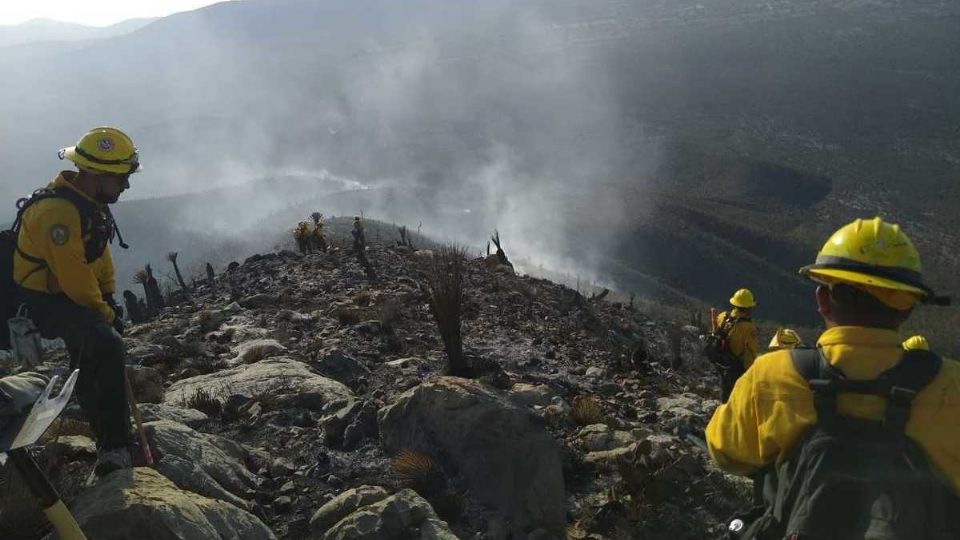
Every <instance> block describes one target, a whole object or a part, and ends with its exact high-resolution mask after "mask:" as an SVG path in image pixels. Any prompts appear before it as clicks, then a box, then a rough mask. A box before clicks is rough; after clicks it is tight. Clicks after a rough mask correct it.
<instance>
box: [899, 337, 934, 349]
mask: <svg viewBox="0 0 960 540" xmlns="http://www.w3.org/2000/svg"><path fill="white" fill-rule="evenodd" d="M901 345H902V346H903V348H904V349H905V350H908V351H917V350H919V351H929V350H930V344H929V343H927V338H925V337H923V336H910V337H908V338H907V339H905V340H904V341H903V343H902V344H901Z"/></svg>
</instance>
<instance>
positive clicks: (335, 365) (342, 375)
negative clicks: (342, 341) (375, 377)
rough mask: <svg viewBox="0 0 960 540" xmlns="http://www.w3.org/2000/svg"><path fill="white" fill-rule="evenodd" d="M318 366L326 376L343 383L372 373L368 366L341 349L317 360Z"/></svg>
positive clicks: (334, 350) (318, 369)
mask: <svg viewBox="0 0 960 540" xmlns="http://www.w3.org/2000/svg"><path fill="white" fill-rule="evenodd" d="M316 367H317V371H319V372H320V373H321V374H323V375H324V376H325V377H330V378H331V379H334V380H337V381H340V382H342V383H349V382H352V381H355V380H356V379H357V378H358V377H362V376H364V375H369V374H370V370H369V369H367V366H365V365H363V364H361V363H360V362H359V361H358V360H357V359H355V358H354V357H352V356H350V355H349V354H347V353H345V352H343V351H341V350H340V349H333V350H331V351H329V352H327V353H326V354H324V355H323V357H322V358H321V359H320V360H319V361H317V363H316Z"/></svg>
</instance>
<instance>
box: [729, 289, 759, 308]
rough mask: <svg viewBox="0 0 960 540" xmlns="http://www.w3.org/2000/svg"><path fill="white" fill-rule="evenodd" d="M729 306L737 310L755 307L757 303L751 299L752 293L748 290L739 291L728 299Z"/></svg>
mask: <svg viewBox="0 0 960 540" xmlns="http://www.w3.org/2000/svg"><path fill="white" fill-rule="evenodd" d="M730 305H731V306H734V307H738V308H744V309H746V308H752V307H756V305H757V301H756V300H754V299H753V293H752V292H750V289H740V290H739V291H737V292H735V293H733V296H731V297H730Z"/></svg>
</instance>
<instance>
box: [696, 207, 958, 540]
mask: <svg viewBox="0 0 960 540" xmlns="http://www.w3.org/2000/svg"><path fill="white" fill-rule="evenodd" d="M800 274H801V275H803V276H805V277H807V278H809V279H811V280H812V281H814V282H815V283H816V284H817V289H816V294H815V299H816V305H817V310H818V311H819V313H820V316H821V317H822V319H823V321H824V323H825V325H826V328H827V329H826V331H825V332H824V333H823V334H822V335H821V336H820V338H819V340H818V341H817V348H816V349H793V350H781V351H776V352H772V353H769V354H765V355H763V356H762V357H760V358H758V359H757V360H756V362H754V363H753V366H752V367H751V368H750V369H748V370H747V372H746V373H745V374H744V375H743V377H741V378H740V380H739V381H738V382H737V384H736V386H735V387H734V389H733V394H732V395H731V396H730V399H729V401H727V403H726V404H724V405H720V406H719V407H718V408H717V409H716V411H715V412H714V414H713V418H712V419H711V420H710V423H709V424H708V426H707V430H706V441H707V446H708V448H709V451H710V455H711V457H712V458H713V460H714V462H716V464H717V465H718V466H720V467H721V468H722V469H724V470H726V471H728V472H731V473H734V474H741V475H752V474H755V473H758V472H761V473H762V472H763V471H769V472H768V473H767V474H766V479H765V482H764V485H763V493H764V505H763V506H761V510H764V507H765V510H764V512H765V513H764V514H763V515H762V516H757V515H754V516H752V518H745V519H744V520H742V521H741V520H734V522H732V523H731V524H730V527H731V530H732V529H734V528H742V529H743V530H742V531H741V533H740V535H739V536H738V537H739V538H760V539H765V538H798V537H799V538H833V539H847V538H857V539H863V538H878V539H879V538H917V539H920V538H925V539H932V538H960V529H957V528H956V526H957V523H956V522H955V521H954V522H953V523H948V522H950V521H951V520H956V519H957V517H958V513H960V512H958V510H960V502H958V499H957V497H956V493H958V492H960V422H958V420H957V419H958V418H960V363H955V362H942V361H941V360H940V358H939V357H937V356H936V355H935V354H933V353H930V352H928V351H922V350H904V348H903V347H902V346H901V343H900V337H899V334H898V329H899V328H900V326H901V324H903V322H904V321H906V320H907V318H908V317H909V316H910V314H911V312H912V310H913V309H914V307H915V305H916V304H917V303H918V302H921V301H939V300H940V299H938V298H937V297H936V296H935V295H934V293H933V292H932V291H931V289H930V288H929V287H928V286H927V285H925V284H924V283H923V281H922V277H921V266H920V258H919V255H918V253H917V250H916V249H915V248H914V245H913V243H912V242H911V241H910V239H909V238H908V237H907V235H906V234H904V233H903V232H902V231H901V230H900V228H899V227H898V226H897V225H894V224H891V223H886V222H884V221H883V220H881V219H880V218H875V219H872V220H856V221H854V222H853V223H850V224H848V225H846V226H844V227H842V228H841V229H839V230H838V231H837V232H835V233H834V234H833V236H831V237H830V239H829V240H828V241H827V243H826V244H824V246H823V248H822V249H821V250H820V253H819V254H818V255H817V259H816V262H815V264H812V265H809V266H805V267H803V268H802V269H800ZM766 482H770V484H769V485H768V484H767V483H766ZM747 514H749V513H747ZM738 522H739V523H738Z"/></svg>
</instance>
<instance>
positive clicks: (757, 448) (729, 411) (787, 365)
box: [706, 326, 960, 494]
mask: <svg viewBox="0 0 960 540" xmlns="http://www.w3.org/2000/svg"><path fill="white" fill-rule="evenodd" d="M817 345H818V346H820V347H822V348H823V352H824V355H825V356H826V357H827V360H828V361H829V362H830V363H831V364H832V365H834V366H836V367H838V368H839V369H840V370H841V371H843V372H844V373H845V374H846V376H847V377H848V378H850V379H856V380H868V379H874V378H876V377H877V376H878V375H879V374H880V373H881V372H883V371H884V370H886V369H889V368H890V367H893V366H894V365H896V364H897V363H898V362H899V361H900V358H901V356H902V355H903V349H902V348H901V346H900V336H899V335H898V334H897V332H895V331H892V330H883V329H877V328H863V327H855V326H839V327H835V328H831V329H829V330H827V331H826V332H824V333H823V335H821V336H820V339H819V341H818V342H817ZM885 407H886V400H885V399H883V398H881V397H878V396H866V395H857V394H842V395H840V397H839V398H838V399H837V410H838V412H839V413H840V414H846V415H850V416H854V417H858V418H865V419H869V420H879V419H881V418H882V417H883V412H884V410H885ZM816 420H817V415H816V412H815V411H814V408H813V394H812V393H811V391H810V389H809V387H808V386H807V382H806V381H805V380H804V379H803V377H801V376H800V374H799V373H797V370H796V369H795V368H794V367H793V362H792V360H791V358H790V351H788V350H783V351H775V352H771V353H768V354H765V355H762V356H760V357H759V358H757V360H756V362H754V364H753V366H752V367H751V368H750V369H749V370H747V372H746V373H745V374H744V375H743V376H742V377H740V380H739V381H737V384H736V386H735V387H734V389H733V394H732V395H731V396H730V399H729V400H728V401H727V403H726V404H723V405H720V406H719V407H718V408H717V410H716V411H714V413H713V418H712V419H711V420H710V423H709V424H708V425H707V432H706V436H707V446H708V447H709V450H710V455H711V457H712V458H713V460H714V461H715V462H716V463H717V465H718V466H720V467H721V468H723V469H725V470H726V471H728V472H731V473H735V474H743V475H748V474H752V473H754V472H756V471H757V470H759V469H761V468H762V467H764V466H766V465H769V464H771V463H774V462H776V461H778V460H780V459H782V458H784V457H786V456H787V454H788V453H789V452H790V451H791V450H792V449H793V447H794V445H796V444H797V442H798V441H799V440H800V438H801V437H802V436H803V434H804V432H805V431H806V430H807V428H808V427H810V426H811V425H813V424H815V423H816ZM906 434H907V436H909V437H910V438H912V439H913V440H914V441H916V442H917V443H918V444H919V445H920V447H921V448H923V450H924V451H925V452H926V454H927V456H928V458H929V459H930V462H931V464H933V465H934V466H935V467H936V468H937V469H938V470H939V471H940V472H941V473H943V474H944V476H945V477H946V478H947V479H948V480H949V482H950V484H951V485H952V486H953V488H954V491H955V492H956V493H958V494H960V363H957V362H953V361H944V362H943V367H942V368H941V370H940V373H939V374H938V375H937V376H936V378H934V380H933V381H931V382H930V384H929V385H927V386H926V387H925V388H924V389H923V390H922V391H920V393H919V394H917V396H916V398H914V400H913V406H912V408H911V413H910V420H909V422H908V423H907V428H906Z"/></svg>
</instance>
